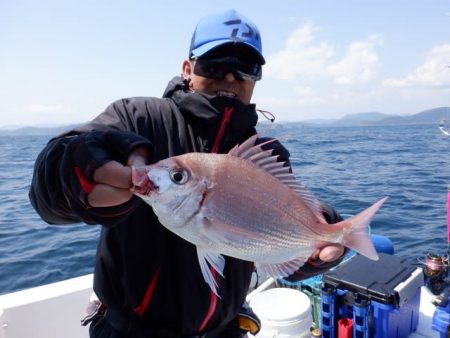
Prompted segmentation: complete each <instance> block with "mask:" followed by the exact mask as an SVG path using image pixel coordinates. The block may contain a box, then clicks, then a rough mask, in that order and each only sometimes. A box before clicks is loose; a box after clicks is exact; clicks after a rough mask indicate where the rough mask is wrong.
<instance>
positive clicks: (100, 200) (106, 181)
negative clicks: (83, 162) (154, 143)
mask: <svg viewBox="0 0 450 338" xmlns="http://www.w3.org/2000/svg"><path fill="white" fill-rule="evenodd" d="M149 158H150V154H149V151H148V149H147V148H145V147H138V148H136V149H135V150H133V151H132V152H131V154H130V156H129V157H128V162H127V165H126V166H124V165H122V164H121V163H119V162H116V161H110V162H108V163H106V164H104V165H102V166H101V167H99V168H97V169H96V170H95V172H94V174H93V177H94V180H95V182H96V183H98V184H97V185H96V186H95V187H94V188H93V189H92V191H91V192H90V193H89V195H88V202H89V205H90V206H92V207H112V206H115V205H120V204H123V203H125V202H127V201H128V200H129V199H130V198H131V197H132V196H133V193H132V192H131V191H130V188H131V187H132V182H131V166H143V165H145V164H146V163H147V160H148V159H149Z"/></svg>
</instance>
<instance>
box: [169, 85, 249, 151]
mask: <svg viewBox="0 0 450 338" xmlns="http://www.w3.org/2000/svg"><path fill="white" fill-rule="evenodd" d="M163 97H165V98H170V99H171V100H172V101H173V102H174V103H175V104H176V105H177V107H178V109H179V110H180V111H181V113H182V114H183V116H184V117H185V119H186V120H187V121H189V122H190V123H192V125H193V127H194V128H196V132H197V133H200V134H202V136H203V137H205V138H206V139H207V140H208V144H209V146H210V145H211V144H210V143H211V142H212V140H213V139H214V137H215V135H216V134H217V132H218V129H219V126H220V124H221V122H222V118H223V114H224V111H225V109H229V108H230V107H231V108H232V109H233V113H232V114H231V118H230V121H229V123H228V124H227V127H226V131H225V134H224V137H223V141H222V146H221V147H220V148H219V152H223V151H228V150H229V149H230V148H231V147H233V146H235V145H236V143H241V142H243V141H244V140H246V139H247V138H248V137H250V136H251V135H253V134H255V133H256V129H255V126H256V123H257V121H258V115H257V113H256V111H255V105H254V104H249V105H245V104H243V103H241V102H240V101H238V100H235V99H231V98H228V97H223V96H215V95H207V94H203V93H197V92H191V91H188V90H186V88H185V85H184V83H183V81H182V79H181V77H175V78H173V79H172V80H171V81H170V82H169V85H168V86H167V89H166V91H165V92H164V95H163ZM209 148H210V147H209Z"/></svg>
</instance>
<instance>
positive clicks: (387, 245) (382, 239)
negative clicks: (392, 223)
mask: <svg viewBox="0 0 450 338" xmlns="http://www.w3.org/2000/svg"><path fill="white" fill-rule="evenodd" d="M370 237H371V239H372V243H373V245H374V247H375V250H376V251H377V252H378V253H381V252H383V253H386V254H388V255H393V254H394V244H393V243H392V241H391V240H390V239H389V238H388V237H386V236H381V235H371V236H370Z"/></svg>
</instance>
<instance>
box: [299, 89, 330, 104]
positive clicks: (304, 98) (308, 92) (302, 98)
mask: <svg viewBox="0 0 450 338" xmlns="http://www.w3.org/2000/svg"><path fill="white" fill-rule="evenodd" d="M295 97H296V99H297V103H298V105H299V106H308V105H315V104H318V103H324V102H326V98H324V97H321V96H319V95H318V94H317V93H315V92H314V90H313V89H312V88H311V87H297V88H295Z"/></svg>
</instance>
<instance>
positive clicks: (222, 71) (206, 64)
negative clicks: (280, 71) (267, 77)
mask: <svg viewBox="0 0 450 338" xmlns="http://www.w3.org/2000/svg"><path fill="white" fill-rule="evenodd" d="M194 61H195V64H194V74H195V75H198V76H203V77H207V78H209V79H223V78H224V77H225V75H227V74H228V73H232V74H233V75H234V77H235V78H236V79H237V80H239V81H258V80H261V77H262V67H261V65H260V64H259V63H248V62H244V61H242V60H240V59H239V58H237V57H223V58H218V59H194Z"/></svg>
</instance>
